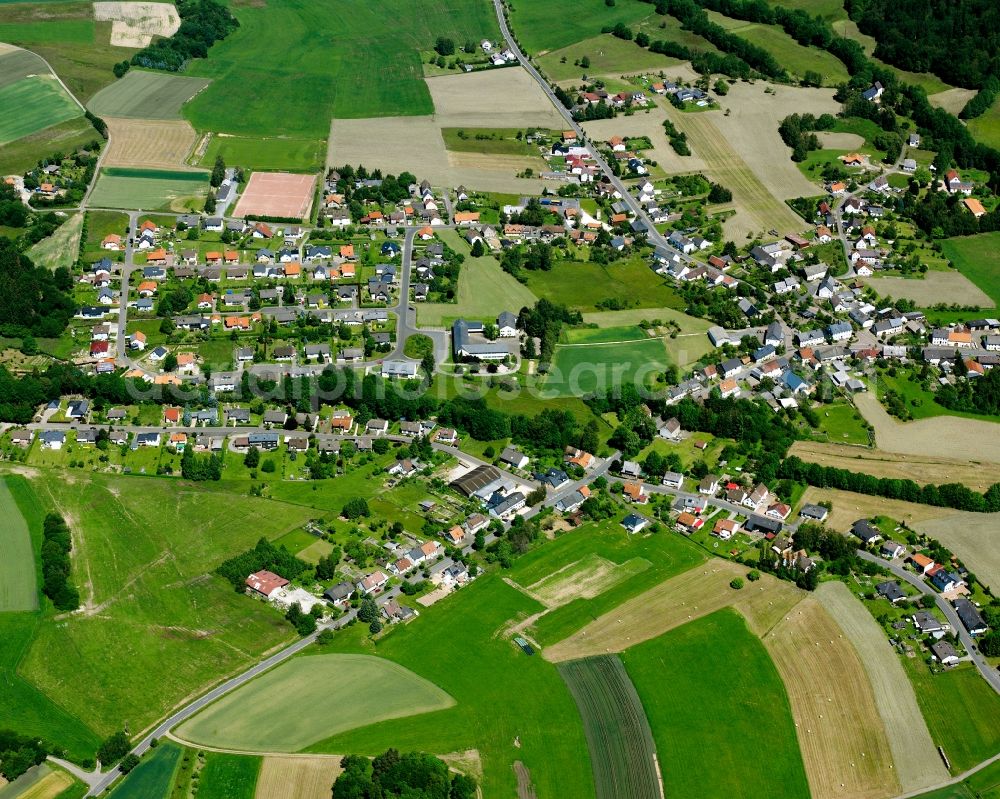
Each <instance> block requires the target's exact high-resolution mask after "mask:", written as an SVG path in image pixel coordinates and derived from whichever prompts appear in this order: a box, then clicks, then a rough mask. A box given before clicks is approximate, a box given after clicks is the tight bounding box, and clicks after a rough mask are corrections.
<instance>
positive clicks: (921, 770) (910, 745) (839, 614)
mask: <svg viewBox="0 0 1000 799" xmlns="http://www.w3.org/2000/svg"><path fill="white" fill-rule="evenodd" d="M816 598H817V599H819V601H820V603H821V604H822V605H823V607H824V608H826V610H827V612H828V613H829V614H830V615H831V616H832V617H833V618H835V619H836V620H837V623H838V624H839V626H840V627H841V629H842V630H843V631H844V634H845V635H846V636H847V638H848V640H849V641H850V642H851V644H852V645H853V646H854V649H855V650H856V651H857V653H858V656H859V657H860V658H861V662H862V663H863V664H864V668H865V672H866V673H867V675H868V680H869V682H870V683H871V686H872V690H873V692H874V696H875V706H876V707H877V708H878V712H879V715H880V716H881V717H882V724H883V726H884V727H885V732H886V735H887V736H888V738H889V748H890V749H891V750H892V760H893V765H894V766H895V767H896V774H897V775H898V777H899V783H900V786H901V787H902V789H903V791H905V792H910V791H918V790H920V789H921V788H926V787H928V786H930V785H937V784H938V783H941V782H944V781H945V780H947V779H948V770H947V769H946V768H945V767H944V763H942V762H941V758H940V757H937V750H936V749H935V747H934V742H933V741H932V740H931V735H930V732H928V730H927V722H925V721H924V717H923V716H922V715H921V713H920V708H919V706H918V705H917V697H916V694H915V692H914V689H913V685H912V684H911V683H910V680H909V679H908V678H907V676H906V672H905V671H904V670H903V666H902V663H901V662H900V659H899V657H898V656H897V655H896V653H895V652H894V651H893V650H892V648H891V647H889V646H886V638H885V630H883V629H882V627H881V625H879V624H878V622H876V621H875V619H874V617H873V616H872V615H871V613H869V612H868V610H867V608H865V606H864V605H862V604H861V602H860V601H858V598H857V597H856V596H852V594H851V591H850V589H848V587H847V586H846V585H845V584H844V583H842V582H839V581H837V580H834V581H831V582H825V583H823V584H822V585H820V586H819V588H818V589H817V590H816Z"/></svg>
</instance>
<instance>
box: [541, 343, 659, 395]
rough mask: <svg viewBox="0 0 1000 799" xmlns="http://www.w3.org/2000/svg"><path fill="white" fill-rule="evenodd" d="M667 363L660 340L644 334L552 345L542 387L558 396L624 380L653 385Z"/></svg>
mask: <svg viewBox="0 0 1000 799" xmlns="http://www.w3.org/2000/svg"><path fill="white" fill-rule="evenodd" d="M668 365H669V359H668V358H667V351H666V348H665V347H664V344H663V340H662V339H659V338H647V339H645V340H643V341H635V340H628V341H625V342H619V343H605V344H576V345H570V344H561V345H558V346H557V347H556V350H555V354H554V355H553V358H552V365H551V369H550V371H549V373H548V375H547V376H546V378H545V383H544V388H545V391H547V392H554V393H555V394H557V395H559V396H571V397H579V396H584V395H586V394H592V393H594V392H595V391H596V392H600V391H604V390H606V389H609V388H613V387H615V386H622V385H625V384H630V385H635V386H637V387H638V388H640V390H642V389H645V388H647V387H652V388H654V389H655V379H656V376H657V375H660V374H662V373H663V371H664V370H665V369H666V368H667V366H668Z"/></svg>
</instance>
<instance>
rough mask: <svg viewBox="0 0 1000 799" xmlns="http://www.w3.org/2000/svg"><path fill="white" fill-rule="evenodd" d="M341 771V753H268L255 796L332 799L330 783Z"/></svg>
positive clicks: (266, 798) (279, 798) (285, 798)
mask: <svg viewBox="0 0 1000 799" xmlns="http://www.w3.org/2000/svg"><path fill="white" fill-rule="evenodd" d="M341 771H342V769H341V768H340V758H339V757H337V756H326V757H323V756H317V757H303V756H301V755H298V756H295V757H291V756H289V757H280V756H270V757H265V758H264V764H263V765H262V766H261V769H260V776H259V777H258V779H257V790H256V793H254V794H252V796H253V798H254V799H329V797H330V787H331V786H332V785H333V783H334V780H336V779H337V777H339V776H340V774H341ZM199 793H201V792H200V791H199ZM227 799H230V798H229V797H227Z"/></svg>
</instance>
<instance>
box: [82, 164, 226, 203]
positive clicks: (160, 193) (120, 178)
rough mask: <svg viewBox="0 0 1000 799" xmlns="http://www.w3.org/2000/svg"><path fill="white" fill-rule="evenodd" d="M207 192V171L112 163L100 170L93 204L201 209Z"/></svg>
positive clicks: (91, 200)
mask: <svg viewBox="0 0 1000 799" xmlns="http://www.w3.org/2000/svg"><path fill="white" fill-rule="evenodd" d="M207 192H208V173H207V172H169V171H163V170H158V169H127V168H124V167H113V168H112V167H109V168H106V169H102V170H101V174H100V176H99V177H98V179H97V185H96V186H94V191H93V192H92V193H91V195H90V205H91V206H94V207H98V208H100V207H104V208H141V209H143V210H149V211H165V210H174V211H182V210H192V209H193V210H201V206H202V203H203V201H204V199H205V195H206V194H207Z"/></svg>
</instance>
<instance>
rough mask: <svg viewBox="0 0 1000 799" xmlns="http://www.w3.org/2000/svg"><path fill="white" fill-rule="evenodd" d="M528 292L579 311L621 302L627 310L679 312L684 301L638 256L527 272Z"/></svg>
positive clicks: (569, 262) (566, 264)
mask: <svg viewBox="0 0 1000 799" xmlns="http://www.w3.org/2000/svg"><path fill="white" fill-rule="evenodd" d="M527 277H528V288H530V289H531V290H532V291H533V292H534V293H535V294H537V295H538V296H539V297H547V298H548V299H550V300H552V301H553V302H558V303H562V304H563V305H568V306H569V307H571V308H575V309H577V310H580V311H595V310H598V307H597V303H599V302H600V301H601V300H605V299H615V300H620V301H621V302H622V303H624V304H625V307H628V308H660V307H668V308H678V309H682V308H683V307H684V301H683V300H681V298H680V297H679V296H678V295H677V292H675V291H674V290H673V289H672V288H671V287H670V286H668V285H667V282H666V280H665V279H664V278H663V277H661V276H660V275H658V274H656V273H655V272H654V271H653V270H652V269H650V268H649V264H648V263H646V262H645V260H644V259H643V258H642V257H641V256H639V255H634V256H632V257H630V258H627V259H624V260H621V261H618V262H616V263H613V264H609V265H608V266H602V265H601V264H595V263H591V262H590V261H559V262H557V263H556V264H555V266H553V267H552V269H551V270H549V271H548V272H543V271H541V270H537V271H534V272H527Z"/></svg>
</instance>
